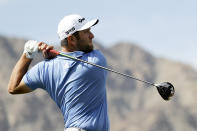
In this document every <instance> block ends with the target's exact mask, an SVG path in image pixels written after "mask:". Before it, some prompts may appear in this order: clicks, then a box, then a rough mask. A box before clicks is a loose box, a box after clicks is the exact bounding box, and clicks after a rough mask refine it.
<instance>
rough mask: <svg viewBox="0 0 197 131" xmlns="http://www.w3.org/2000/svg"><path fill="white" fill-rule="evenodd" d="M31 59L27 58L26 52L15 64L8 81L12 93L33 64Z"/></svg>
mask: <svg viewBox="0 0 197 131" xmlns="http://www.w3.org/2000/svg"><path fill="white" fill-rule="evenodd" d="M31 61H32V60H31V59H28V58H26V56H25V54H23V55H22V56H21V58H20V59H19V61H18V62H17V64H16V65H15V67H14V69H13V71H12V74H11V76H10V81H9V83H8V91H9V92H10V93H12V92H13V91H14V90H15V89H16V88H17V87H18V85H19V84H20V82H21V80H22V78H23V76H24V75H25V73H26V72H27V70H28V68H29V65H30V64H31Z"/></svg>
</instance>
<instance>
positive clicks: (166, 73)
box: [0, 0, 197, 131]
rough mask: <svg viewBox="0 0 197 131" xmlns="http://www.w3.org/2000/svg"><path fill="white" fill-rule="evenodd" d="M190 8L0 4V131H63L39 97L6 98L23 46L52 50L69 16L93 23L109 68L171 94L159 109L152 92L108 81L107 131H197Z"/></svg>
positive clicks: (131, 3) (187, 2)
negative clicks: (168, 88) (168, 87)
mask: <svg viewBox="0 0 197 131" xmlns="http://www.w3.org/2000/svg"><path fill="white" fill-rule="evenodd" d="M196 6H197V1H195V0H165V1H161V0H160V1H158V0H149V1H146V0H121V1H112V0H108V1H104V0H99V1H92V0H83V1H66V0H56V1H47V0H41V1H40V0H34V1H27V0H0V18H1V20H0V58H1V60H2V61H3V62H1V64H0V79H1V80H0V81H1V82H0V83H1V84H0V86H1V87H0V131H13V130H15V131H22V130H28V131H33V130H35V129H36V130H37V131H44V130H48V131H60V130H63V118H62V116H61V113H60V111H59V109H57V107H56V106H55V104H54V103H53V102H52V101H51V100H50V98H49V96H48V95H47V94H46V93H45V92H43V91H40V90H39V91H36V92H34V93H31V94H27V95H21V96H11V95H9V94H8V93H7V83H8V80H9V76H10V73H11V71H12V68H13V67H14V65H15V64H16V61H17V60H18V59H19V58H20V55H21V54H22V51H23V46H24V43H25V41H26V40H28V39H34V40H38V41H44V42H47V43H49V44H52V45H56V46H59V39H58V36H57V33H56V32H57V25H58V23H59V21H60V20H61V19H62V18H63V17H64V16H65V15H68V14H75V13H76V14H80V15H82V16H84V17H86V18H87V19H89V20H90V19H94V18H98V19H99V20H100V22H99V24H97V25H96V26H95V27H93V28H92V32H93V33H94V35H95V39H94V40H95V47H96V48H98V49H100V50H101V51H102V52H103V53H104V55H105V56H106V58H107V61H108V64H109V67H112V68H114V69H117V70H119V71H122V72H124V73H127V74H130V75H134V76H137V77H138V78H141V79H144V80H147V81H152V82H156V83H157V82H163V81H170V82H172V83H173V84H174V86H175V88H176V96H175V97H174V99H172V100H171V101H169V102H165V101H163V100H162V99H161V98H160V96H159V95H158V94H157V91H156V90H155V89H154V88H149V87H148V86H147V85H144V84H142V83H139V82H136V81H133V80H130V79H125V78H120V77H119V76H117V75H115V74H111V73H110V74H109V77H108V81H107V90H108V104H109V114H110V121H111V130H112V131H186V130H187V131H195V130H197V102H196V99H197V97H196V94H197V82H196V80H197V71H196V69H197V60H196V58H197V53H196V49H197V37H196V36H197V24H196V23H197V13H196V12H197V8H196ZM40 60H42V59H41V58H37V59H36V60H35V61H34V63H33V64H32V65H34V64H35V63H37V62H38V61H40ZM144 87H145V88H144ZM19 105H20V106H19Z"/></svg>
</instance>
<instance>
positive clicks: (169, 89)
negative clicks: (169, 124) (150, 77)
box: [156, 82, 175, 101]
mask: <svg viewBox="0 0 197 131" xmlns="http://www.w3.org/2000/svg"><path fill="white" fill-rule="evenodd" d="M156 87H157V90H158V92H159V94H160V95H161V97H162V98H163V99H164V100H166V101H167V100H170V98H171V97H172V96H173V95H174V93H175V89H174V86H173V85H172V84H171V83H170V82H163V83H160V84H157V85H156Z"/></svg>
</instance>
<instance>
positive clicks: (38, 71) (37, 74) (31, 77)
mask: <svg viewBox="0 0 197 131" xmlns="http://www.w3.org/2000/svg"><path fill="white" fill-rule="evenodd" d="M42 76H43V63H42V62H40V63H38V64H37V65H35V66H34V67H32V68H31V69H30V70H29V71H28V72H27V73H26V74H25V75H24V76H23V81H24V82H25V84H26V85H27V86H28V87H29V88H31V89H32V90H35V89H37V88H44V86H43V82H42V81H43V77H42Z"/></svg>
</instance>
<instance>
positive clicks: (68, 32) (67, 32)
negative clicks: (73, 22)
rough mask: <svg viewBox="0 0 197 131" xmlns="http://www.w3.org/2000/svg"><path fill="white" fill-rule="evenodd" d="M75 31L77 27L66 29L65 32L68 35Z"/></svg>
mask: <svg viewBox="0 0 197 131" xmlns="http://www.w3.org/2000/svg"><path fill="white" fill-rule="evenodd" d="M73 31H75V27H73V28H71V29H70V30H68V31H66V32H65V33H66V34H67V35H68V34H70V32H73Z"/></svg>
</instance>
